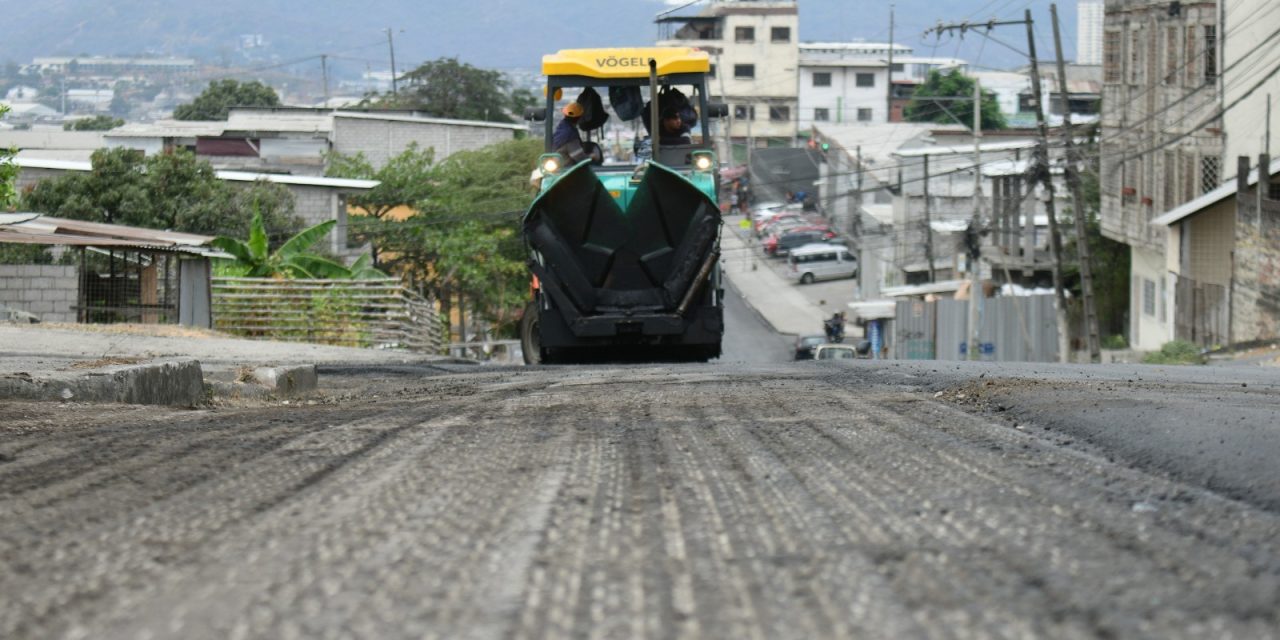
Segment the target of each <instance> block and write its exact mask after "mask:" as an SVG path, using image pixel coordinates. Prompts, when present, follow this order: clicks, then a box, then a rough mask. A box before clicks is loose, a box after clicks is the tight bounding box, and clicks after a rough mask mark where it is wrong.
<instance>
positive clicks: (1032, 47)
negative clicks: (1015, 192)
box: [925, 9, 1071, 362]
mask: <svg viewBox="0 0 1280 640" xmlns="http://www.w3.org/2000/svg"><path fill="white" fill-rule="evenodd" d="M1015 24H1020V25H1024V26H1025V27H1026V29H1027V51H1028V54H1027V55H1028V58H1029V60H1030V62H1031V92H1032V95H1033V97H1034V100H1035V111H1036V128H1037V130H1038V132H1039V138H1040V139H1039V144H1038V145H1037V147H1036V153H1035V163H1034V164H1035V166H1034V168H1033V169H1032V171H1031V172H1030V176H1029V178H1030V179H1031V180H1039V181H1040V182H1041V184H1043V186H1044V189H1045V193H1046V195H1047V196H1048V199H1047V200H1046V201H1045V204H1044V208H1045V213H1046V214H1047V215H1048V217H1049V237H1050V242H1049V249H1050V253H1051V254H1052V259H1053V292H1054V300H1055V302H1056V306H1057V317H1058V360H1060V361H1061V362H1068V361H1069V360H1070V358H1071V353H1070V350H1071V338H1070V334H1069V331H1070V327H1069V326H1068V318H1067V297H1066V292H1065V291H1064V290H1063V287H1062V235H1061V232H1060V230H1059V229H1058V217H1057V215H1056V214H1055V212H1054V201H1053V178H1052V176H1051V175H1050V172H1049V129H1048V125H1047V124H1046V123H1045V114H1044V110H1043V108H1042V107H1043V105H1044V100H1043V96H1042V95H1041V93H1042V91H1041V88H1040V65H1039V63H1038V62H1037V60H1036V40H1035V31H1034V28H1033V26H1034V23H1033V22H1032V20H1031V10H1030V9H1027V10H1026V11H1025V13H1024V17H1023V19H1022V20H989V21H987V22H976V23H970V22H961V23H958V24H939V25H938V26H937V27H934V28H932V29H926V30H925V35H928V34H929V33H930V32H933V33H936V34H938V35H941V34H942V33H943V32H951V31H959V32H960V35H961V36H963V35H964V32H965V31H968V30H970V29H974V30H977V29H986V30H988V31H990V30H991V29H994V28H995V27H1000V26H1006V25H1015ZM976 105H977V101H976V100H975V106H976ZM1027 188H1028V189H1031V188H1034V187H1033V186H1032V185H1031V184H1028V185H1027ZM1028 222H1029V224H1028V227H1030V226H1031V225H1030V221H1028ZM1024 259H1025V258H1024ZM1033 264H1034V260H1033Z"/></svg>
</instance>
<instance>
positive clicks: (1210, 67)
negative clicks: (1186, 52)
mask: <svg viewBox="0 0 1280 640" xmlns="http://www.w3.org/2000/svg"><path fill="white" fill-rule="evenodd" d="M1217 77H1218V27H1217V26H1215V25H1211V24H1207V25H1205V26H1204V81H1205V82H1213V81H1214V80H1215V79H1217Z"/></svg>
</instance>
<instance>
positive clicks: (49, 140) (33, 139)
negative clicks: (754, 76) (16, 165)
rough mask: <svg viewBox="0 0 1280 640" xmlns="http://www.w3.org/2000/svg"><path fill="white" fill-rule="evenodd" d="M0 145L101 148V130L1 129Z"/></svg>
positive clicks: (8, 146) (21, 147)
mask: <svg viewBox="0 0 1280 640" xmlns="http://www.w3.org/2000/svg"><path fill="white" fill-rule="evenodd" d="M0 147H3V148H6V149H8V148H11V147H13V148H17V149H18V150H19V151H22V150H24V149H45V150H55V149H91V150H92V149H100V148H102V132H100V131H59V130H33V131H3V132H0Z"/></svg>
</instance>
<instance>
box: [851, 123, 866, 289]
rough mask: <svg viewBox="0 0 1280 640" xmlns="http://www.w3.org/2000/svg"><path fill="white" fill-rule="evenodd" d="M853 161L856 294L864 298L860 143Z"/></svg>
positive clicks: (864, 254) (864, 250) (864, 247)
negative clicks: (856, 245) (856, 249)
mask: <svg viewBox="0 0 1280 640" xmlns="http://www.w3.org/2000/svg"><path fill="white" fill-rule="evenodd" d="M854 162H855V163H857V166H856V167H855V168H856V169H857V171H858V177H857V181H856V182H855V183H854V190H853V194H854V206H853V229H852V231H853V238H854V241H855V242H857V243H858V253H857V256H858V296H860V297H861V298H862V299H866V289H865V288H863V285H864V281H863V279H862V276H863V273H864V272H865V271H866V269H864V268H863V265H864V264H865V263H864V262H863V258H864V256H866V255H867V251H866V243H867V241H866V239H865V238H863V236H862V145H858V146H856V147H854Z"/></svg>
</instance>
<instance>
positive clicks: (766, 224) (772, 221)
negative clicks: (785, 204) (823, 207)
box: [756, 211, 807, 237]
mask: <svg viewBox="0 0 1280 640" xmlns="http://www.w3.org/2000/svg"><path fill="white" fill-rule="evenodd" d="M792 221H794V222H806V221H807V220H806V219H805V217H804V216H803V215H802V214H801V213H800V212H799V211H786V212H782V213H779V214H777V215H775V216H773V217H771V218H764V219H762V220H760V221H759V222H757V223H756V235H757V236H759V237H764V236H766V235H768V234H769V233H771V232H770V229H771V228H772V227H774V226H776V225H779V224H785V223H788V222H792Z"/></svg>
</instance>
